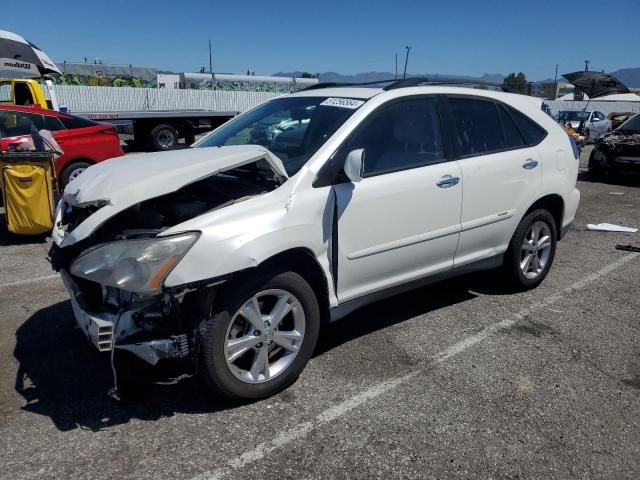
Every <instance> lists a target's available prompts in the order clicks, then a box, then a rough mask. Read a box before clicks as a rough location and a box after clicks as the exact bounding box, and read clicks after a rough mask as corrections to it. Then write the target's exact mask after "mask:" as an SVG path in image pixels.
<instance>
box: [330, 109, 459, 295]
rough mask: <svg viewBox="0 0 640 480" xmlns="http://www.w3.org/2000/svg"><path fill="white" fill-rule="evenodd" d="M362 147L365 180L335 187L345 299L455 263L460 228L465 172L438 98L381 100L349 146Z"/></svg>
mask: <svg viewBox="0 0 640 480" xmlns="http://www.w3.org/2000/svg"><path fill="white" fill-rule="evenodd" d="M356 148H364V151H365V154H364V155H365V157H364V168H363V179H362V180H361V181H360V182H354V183H351V182H348V183H341V184H338V185H335V186H334V188H335V192H336V201H337V214H338V215H337V216H338V226H337V228H338V298H339V300H340V301H341V302H344V301H347V300H351V299H354V298H357V297H360V296H362V295H366V294H368V293H372V292H375V291H379V290H382V289H385V288H388V287H392V286H395V285H399V284H403V283H406V282H409V281H411V280H414V279H417V278H420V277H423V276H426V275H430V274H433V273H438V272H442V271H445V270H449V269H451V268H452V267H453V257H454V254H455V251H456V246H457V243H458V236H459V230H460V211H461V206H462V184H461V173H460V168H459V166H458V164H457V162H455V161H447V160H446V159H445V149H444V142H443V135H442V127H441V122H440V116H439V114H438V108H437V103H436V100H435V99H434V98H428V97H425V98H418V99H412V100H406V101H402V102H398V103H394V104H391V105H388V106H386V107H384V106H383V107H381V108H380V109H379V110H377V111H376V112H374V113H373V114H372V116H371V117H370V118H369V119H367V120H365V122H364V123H363V125H362V127H361V128H360V129H359V130H358V131H357V132H356V134H355V135H354V136H353V138H352V139H350V140H348V141H347V143H346V145H345V147H344V148H343V149H342V150H344V153H345V154H346V153H348V151H351V150H353V149H356Z"/></svg>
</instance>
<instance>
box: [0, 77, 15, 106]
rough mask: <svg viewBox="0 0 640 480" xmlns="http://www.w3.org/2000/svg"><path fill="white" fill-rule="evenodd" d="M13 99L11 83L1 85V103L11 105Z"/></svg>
mask: <svg viewBox="0 0 640 480" xmlns="http://www.w3.org/2000/svg"><path fill="white" fill-rule="evenodd" d="M12 101H13V98H11V83H9V82H7V83H0V102H2V103H11V102H12Z"/></svg>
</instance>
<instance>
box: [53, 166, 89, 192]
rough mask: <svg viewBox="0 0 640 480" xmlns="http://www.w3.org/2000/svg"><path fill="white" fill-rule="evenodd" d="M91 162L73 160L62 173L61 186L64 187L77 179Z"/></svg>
mask: <svg viewBox="0 0 640 480" xmlns="http://www.w3.org/2000/svg"><path fill="white" fill-rule="evenodd" d="M90 166H91V164H90V163H89V162H73V163H72V164H70V165H67V166H66V167H65V169H64V170H63V171H62V173H61V174H60V186H61V187H62V189H64V188H65V187H66V186H67V185H68V184H69V182H71V181H72V180H75V179H76V178H77V177H78V176H79V175H80V174H81V173H82V172H84V171H85V170H86V169H87V168H89V167H90Z"/></svg>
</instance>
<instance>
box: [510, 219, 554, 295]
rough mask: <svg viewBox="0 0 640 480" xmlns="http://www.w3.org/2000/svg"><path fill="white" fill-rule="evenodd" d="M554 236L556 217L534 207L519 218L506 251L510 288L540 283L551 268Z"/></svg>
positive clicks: (525, 287) (520, 288) (535, 285)
mask: <svg viewBox="0 0 640 480" xmlns="http://www.w3.org/2000/svg"><path fill="white" fill-rule="evenodd" d="M557 238H558V234H557V229H556V223H555V220H554V218H553V216H552V215H551V214H550V213H549V212H548V211H547V210H542V209H540V210H535V211H533V212H531V213H529V214H528V215H527V216H525V217H524V218H523V219H522V221H521V222H520V224H519V225H518V228H516V231H515V233H514V234H513V237H512V238H511V242H510V243H509V248H508V250H507V253H506V254H505V264H504V268H505V271H506V273H507V276H508V277H509V280H510V284H511V286H512V287H514V288H515V289H517V290H529V289H532V288H535V287H537V286H538V285H540V283H541V282H542V280H544V278H545V277H546V276H547V274H548V273H549V270H550V269H551V265H552V263H553V259H554V257H555V253H556V243H557Z"/></svg>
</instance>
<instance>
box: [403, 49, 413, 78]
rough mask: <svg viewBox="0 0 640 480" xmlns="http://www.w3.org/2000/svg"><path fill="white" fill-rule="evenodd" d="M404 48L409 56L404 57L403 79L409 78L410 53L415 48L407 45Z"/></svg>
mask: <svg viewBox="0 0 640 480" xmlns="http://www.w3.org/2000/svg"><path fill="white" fill-rule="evenodd" d="M404 48H406V49H407V55H406V56H405V57H404V73H403V74H402V78H407V64H408V63H409V52H410V51H411V49H412V48H413V47H410V46H409V45H407V46H406V47H404Z"/></svg>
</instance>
